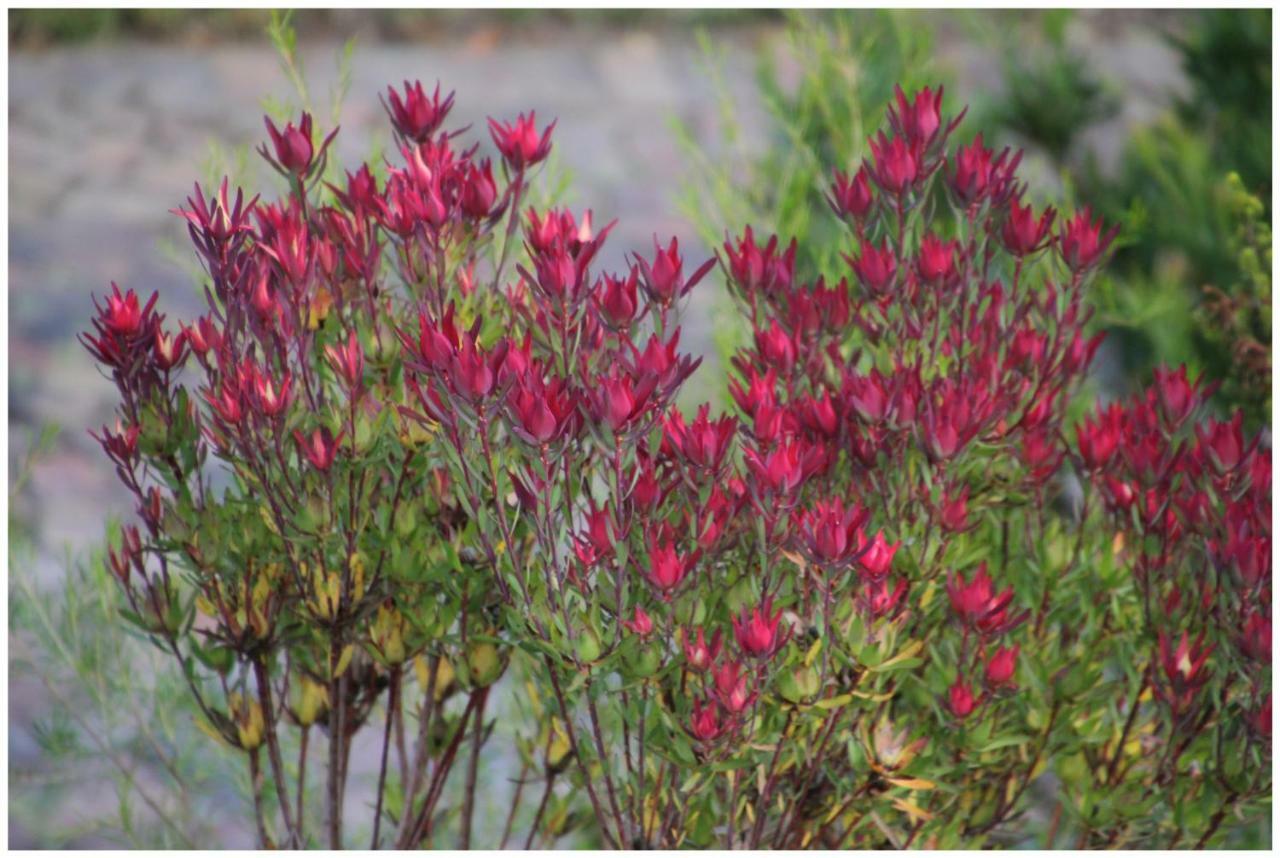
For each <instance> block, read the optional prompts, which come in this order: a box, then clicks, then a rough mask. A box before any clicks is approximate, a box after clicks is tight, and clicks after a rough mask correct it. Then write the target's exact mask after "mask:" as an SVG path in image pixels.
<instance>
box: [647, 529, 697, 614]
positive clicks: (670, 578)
mask: <svg viewBox="0 0 1280 858" xmlns="http://www.w3.org/2000/svg"><path fill="white" fill-rule="evenodd" d="M660 538H661V537H658V536H655V535H654V534H653V533H650V534H649V536H648V537H647V541H648V545H649V566H648V568H647V569H646V570H645V575H646V577H647V578H648V579H649V583H650V584H652V585H653V586H654V588H655V589H657V591H658V595H659V597H660V598H662V599H663V600H664V601H668V602H669V601H671V596H672V594H673V593H674V592H675V591H676V589H677V588H678V587H679V586H680V585H681V584H683V583H684V579H685V578H686V577H687V576H688V575H689V572H690V571H692V569H693V566H694V564H695V563H697V561H698V557H699V556H700V554H701V551H694V553H693V554H690V555H685V554H681V553H679V552H678V551H676V548H675V546H674V545H672V544H670V543H665V544H664V543H661V542H659V539H660Z"/></svg>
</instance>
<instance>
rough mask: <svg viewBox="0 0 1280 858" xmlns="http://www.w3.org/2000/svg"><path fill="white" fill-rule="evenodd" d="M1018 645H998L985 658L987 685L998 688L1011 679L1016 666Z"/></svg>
mask: <svg viewBox="0 0 1280 858" xmlns="http://www.w3.org/2000/svg"><path fill="white" fill-rule="evenodd" d="M1018 649H1019V648H1018V646H1017V645H1016V644H1015V645H1014V646H1012V647H1000V648H998V649H997V650H996V651H995V652H994V653H992V654H991V657H990V658H988V659H987V685H988V686H990V687H992V688H998V687H1000V686H1002V685H1007V684H1009V683H1010V682H1011V681H1012V680H1013V674H1014V672H1015V671H1016V670H1017V667H1018Z"/></svg>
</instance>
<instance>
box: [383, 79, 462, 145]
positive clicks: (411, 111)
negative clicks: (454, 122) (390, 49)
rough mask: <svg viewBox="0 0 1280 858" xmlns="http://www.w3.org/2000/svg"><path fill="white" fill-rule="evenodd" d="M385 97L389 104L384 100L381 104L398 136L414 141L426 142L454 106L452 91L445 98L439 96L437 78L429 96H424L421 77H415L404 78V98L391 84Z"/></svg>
mask: <svg viewBox="0 0 1280 858" xmlns="http://www.w3.org/2000/svg"><path fill="white" fill-rule="evenodd" d="M387 98H388V100H389V101H390V102H391V104H390V106H388V105H387V104H386V103H385V102H384V103H383V106H384V107H386V109H387V113H388V115H390V117H391V124H392V125H394V126H395V129H396V131H398V132H400V134H401V136H403V137H405V138H407V139H409V140H412V141H413V142H415V143H425V142H426V141H427V140H429V139H430V138H431V135H432V134H434V133H435V132H436V130H437V129H438V128H439V127H440V125H441V124H442V123H443V122H444V118H445V117H446V116H447V115H448V114H449V110H450V109H451V108H452V107H453V93H452V92H451V93H449V94H448V95H447V96H446V97H445V99H444V101H441V100H440V84H439V82H437V83H436V90H435V92H434V93H433V94H432V95H431V96H430V97H427V94H426V92H425V91H424V90H423V88H422V81H414V82H413V83H412V84H410V83H409V81H407V80H406V81H405V82H404V98H401V97H400V94H399V93H398V92H396V89H395V87H393V86H389V87H387Z"/></svg>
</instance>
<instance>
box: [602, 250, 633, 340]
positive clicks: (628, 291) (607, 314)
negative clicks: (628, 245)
mask: <svg viewBox="0 0 1280 858" xmlns="http://www.w3.org/2000/svg"><path fill="white" fill-rule="evenodd" d="M639 275H640V271H639V269H638V268H637V267H635V266H632V268H631V270H630V272H629V273H628V274H627V276H626V277H614V276H612V275H610V274H605V275H602V276H601V278H600V280H599V282H598V284H597V286H596V306H597V308H598V309H599V311H600V316H601V319H602V320H603V321H604V323H605V324H607V325H608V326H609V327H611V328H613V329H614V330H618V331H625V330H627V329H628V328H630V327H631V325H632V324H633V323H635V321H636V319H637V318H638V316H639V310H640V309H641V307H640V304H639V302H638V301H637V300H636V287H637V285H638V284H639Z"/></svg>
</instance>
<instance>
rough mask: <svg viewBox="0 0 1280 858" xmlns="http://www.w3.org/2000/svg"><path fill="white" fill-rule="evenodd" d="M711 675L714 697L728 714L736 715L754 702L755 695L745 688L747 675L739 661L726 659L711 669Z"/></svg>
mask: <svg viewBox="0 0 1280 858" xmlns="http://www.w3.org/2000/svg"><path fill="white" fill-rule="evenodd" d="M711 676H712V679H713V681H714V682H715V692H716V699H717V700H719V701H720V705H721V706H723V707H724V710H725V711H726V712H728V713H729V714H731V715H738V714H740V713H741V712H742V711H743V710H744V709H746V708H747V707H748V706H750V705H751V704H752V703H754V702H755V699H756V695H755V694H753V693H751V692H750V691H749V689H748V688H747V675H746V673H745V672H744V670H743V667H742V664H741V663H740V662H737V661H726V662H725V663H724V664H722V665H720V666H718V667H717V668H716V669H715V670H714V671H712V674H711Z"/></svg>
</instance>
